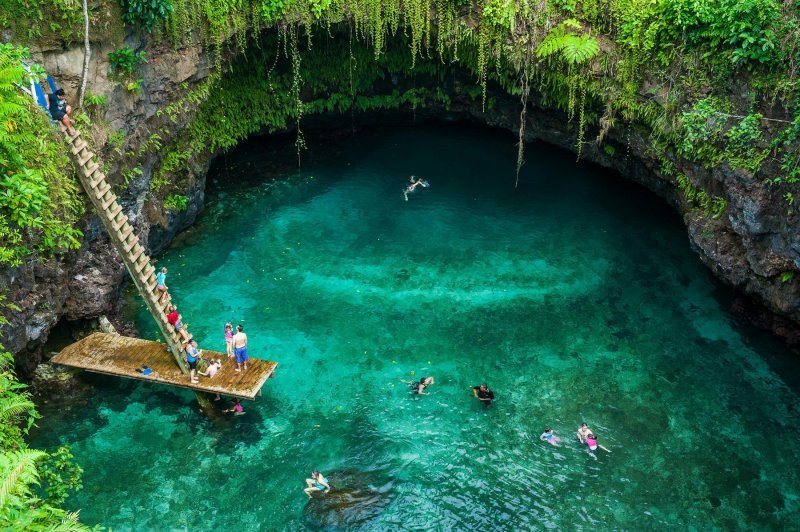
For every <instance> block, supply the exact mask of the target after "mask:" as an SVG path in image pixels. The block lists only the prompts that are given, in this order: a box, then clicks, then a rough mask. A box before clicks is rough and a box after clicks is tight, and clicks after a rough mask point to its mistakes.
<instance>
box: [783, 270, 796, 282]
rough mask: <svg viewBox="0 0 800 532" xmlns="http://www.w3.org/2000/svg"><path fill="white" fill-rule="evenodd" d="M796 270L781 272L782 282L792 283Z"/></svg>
mask: <svg viewBox="0 0 800 532" xmlns="http://www.w3.org/2000/svg"><path fill="white" fill-rule="evenodd" d="M794 276H795V272H793V271H787V272H783V273H781V282H782V283H790V282H792V281H793V280H794Z"/></svg>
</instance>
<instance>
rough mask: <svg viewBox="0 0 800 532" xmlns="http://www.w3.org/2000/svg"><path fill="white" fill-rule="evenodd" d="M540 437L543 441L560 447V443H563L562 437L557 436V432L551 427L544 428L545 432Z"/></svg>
mask: <svg viewBox="0 0 800 532" xmlns="http://www.w3.org/2000/svg"><path fill="white" fill-rule="evenodd" d="M539 439H540V440H542V441H546V442H547V443H549V444H550V445H553V446H555V447H558V444H559V443H561V438H559V437H558V436H556V435H555V433H553V429H551V428H550V427H547V428H545V429H544V432H542V435H541V436H539Z"/></svg>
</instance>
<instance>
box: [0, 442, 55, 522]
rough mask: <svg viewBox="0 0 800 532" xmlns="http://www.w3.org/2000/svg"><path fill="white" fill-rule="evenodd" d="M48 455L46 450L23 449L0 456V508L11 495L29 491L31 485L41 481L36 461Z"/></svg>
mask: <svg viewBox="0 0 800 532" xmlns="http://www.w3.org/2000/svg"><path fill="white" fill-rule="evenodd" d="M44 456H47V453H45V452H44V451H37V450H35V449H23V450H21V451H14V452H11V453H7V454H6V455H4V456H2V457H1V458H0V475H2V476H0V508H2V507H3V506H5V504H6V502H7V501H8V499H9V497H11V496H13V495H15V494H17V493H21V492H26V491H28V490H29V489H30V488H29V485H30V484H33V483H37V482H38V481H39V471H38V470H37V469H36V461H37V460H39V459H40V458H42V457H44Z"/></svg>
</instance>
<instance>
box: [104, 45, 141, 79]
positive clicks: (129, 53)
mask: <svg viewBox="0 0 800 532" xmlns="http://www.w3.org/2000/svg"><path fill="white" fill-rule="evenodd" d="M108 61H109V62H110V63H111V71H112V72H114V73H115V74H118V75H126V76H131V75H133V73H134V71H135V70H136V67H138V66H139V65H141V64H142V63H144V62H146V59H145V54H144V51H143V50H142V51H139V52H134V51H133V50H132V49H130V48H128V47H127V46H123V47H122V48H117V49H116V50H114V51H113V52H110V53H109V54H108Z"/></svg>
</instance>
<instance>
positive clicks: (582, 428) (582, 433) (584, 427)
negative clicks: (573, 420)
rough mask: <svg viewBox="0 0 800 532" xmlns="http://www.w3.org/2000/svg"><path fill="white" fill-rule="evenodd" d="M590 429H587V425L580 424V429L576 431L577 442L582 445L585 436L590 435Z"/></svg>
mask: <svg viewBox="0 0 800 532" xmlns="http://www.w3.org/2000/svg"><path fill="white" fill-rule="evenodd" d="M591 433H592V429H590V428H589V425H587V424H586V423H581V426H580V428H579V429H578V433H577V434H578V441H579V442H581V443H584V440H585V439H586V435H587V434H591Z"/></svg>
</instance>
